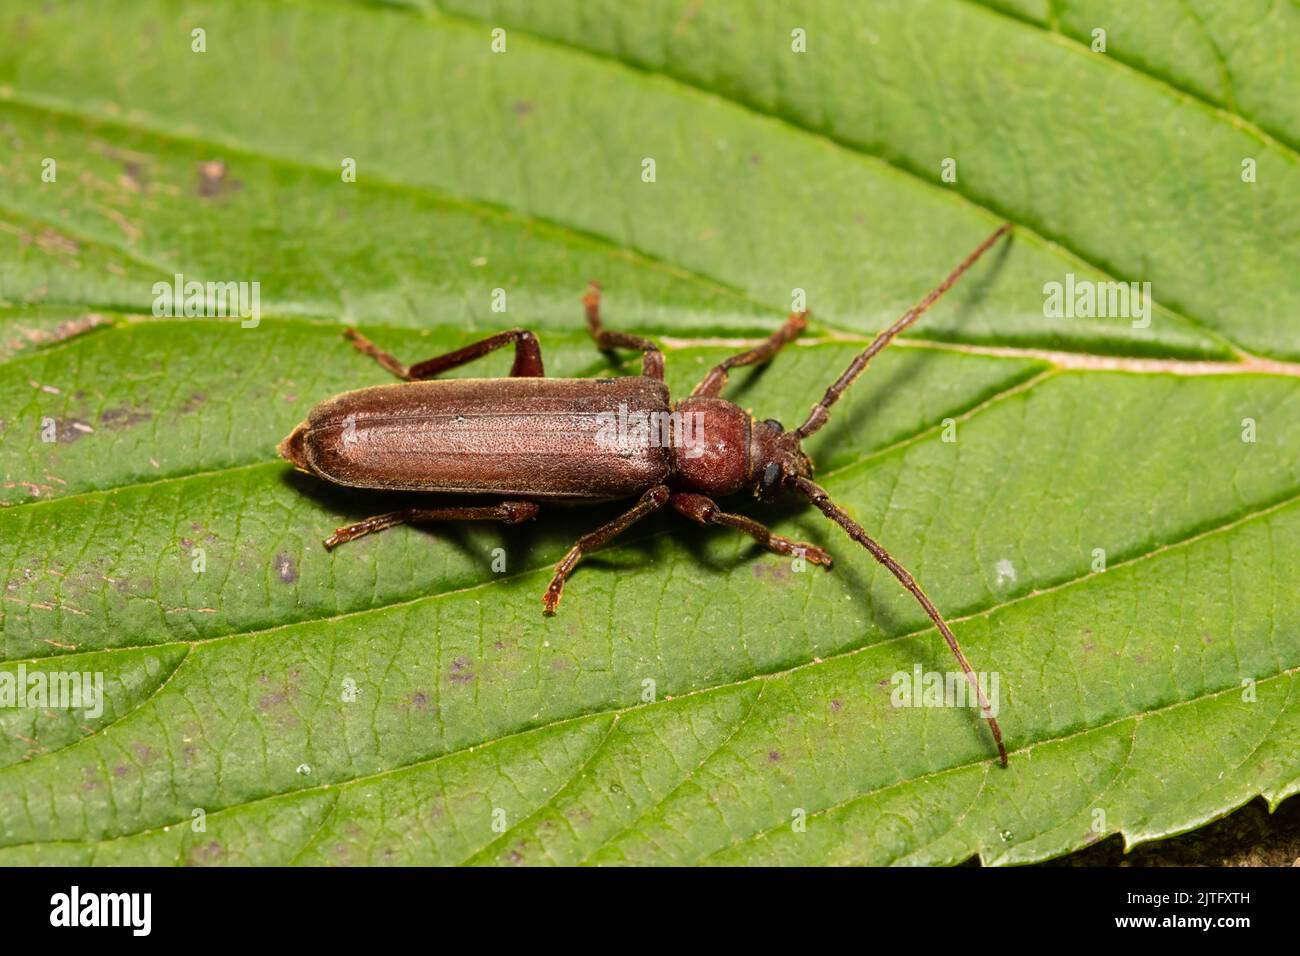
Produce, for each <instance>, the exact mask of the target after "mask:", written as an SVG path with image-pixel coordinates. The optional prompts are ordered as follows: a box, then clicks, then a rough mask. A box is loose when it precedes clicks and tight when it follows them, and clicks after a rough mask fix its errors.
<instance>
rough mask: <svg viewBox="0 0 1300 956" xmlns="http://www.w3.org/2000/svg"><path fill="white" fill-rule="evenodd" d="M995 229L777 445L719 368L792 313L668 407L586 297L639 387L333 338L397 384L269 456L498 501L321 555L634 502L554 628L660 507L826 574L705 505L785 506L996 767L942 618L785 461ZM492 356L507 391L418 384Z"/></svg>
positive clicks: (530, 344)
mask: <svg viewBox="0 0 1300 956" xmlns="http://www.w3.org/2000/svg"><path fill="white" fill-rule="evenodd" d="M1010 229H1011V226H1010V224H1005V225H1003V226H1001V227H1000V228H998V229H997V230H996V231H995V232H994V233H993V234H992V235H991V236H989V237H988V238H987V239H985V240H984V241H983V242H982V243H980V244H979V246H977V247H976V248H975V250H974V251H973V252H972V253H971V254H970V255H969V256H967V257H966V259H965V260H964V261H963V262H962V263H961V264H960V265H959V266H957V268H956V269H954V270H953V271H952V273H951V274H949V276H948V277H947V278H946V279H944V280H943V282H941V283H940V284H939V285H938V286H937V287H936V288H935V289H934V291H932V292H931V293H930V294H929V295H927V296H926V297H925V298H924V299H922V300H921V301H920V302H919V303H917V304H916V305H915V306H913V307H912V308H911V309H909V310H907V311H906V312H905V313H903V315H902V317H901V318H899V319H898V321H896V322H895V323H894V324H893V325H891V326H890V327H889V328H887V329H885V330H884V331H883V332H881V333H880V334H879V335H877V336H876V338H875V339H874V340H873V341H872V342H871V344H870V345H868V346H867V348H866V349H865V350H864V351H863V352H862V353H861V354H860V355H859V356H858V357H857V358H855V359H854V360H853V361H852V362H851V363H850V364H849V367H848V368H847V369H845V370H844V373H843V374H842V375H841V376H840V377H839V378H838V379H836V380H835V382H834V383H833V384H832V385H831V386H830V387H829V388H828V389H826V394H825V395H823V396H822V399H821V401H819V402H818V403H817V404H816V405H814V406H813V407H812V411H811V412H809V414H808V417H807V418H806V419H805V420H804V422H803V424H802V425H800V426H799V427H798V428H796V429H794V430H793V431H786V430H785V429H784V428H783V427H782V426H781V424H780V422H777V421H775V420H772V419H769V420H767V421H757V420H755V419H754V418H753V417H752V416H750V415H749V414H747V413H746V412H745V411H744V410H743V409H741V408H740V407H739V406H738V405H735V404H733V403H732V402H729V401H727V400H725V399H723V398H720V397H719V395H720V394H721V392H722V389H723V387H724V386H725V385H726V383H727V373H728V372H729V371H730V370H731V369H733V368H736V367H738V366H743V365H755V364H758V363H760V362H766V361H768V360H769V359H771V358H772V357H773V356H774V355H776V353H777V352H779V351H780V350H781V348H782V347H783V346H784V345H785V344H786V343H788V342H790V341H791V340H793V339H794V338H795V337H796V336H797V335H798V334H799V333H800V332H801V331H803V329H804V326H805V325H806V324H807V316H808V313H807V312H797V313H793V314H791V315H790V317H789V318H788V319H786V321H785V324H784V325H782V326H781V327H780V328H779V329H777V330H776V331H775V332H773V333H772V335H770V336H769V337H768V338H767V340H766V341H764V342H763V343H762V344H760V345H758V346H756V347H754V348H752V349H749V350H748V351H745V352H741V353H740V354H739V355H733V356H731V357H730V358H728V359H726V360H724V361H723V362H721V363H720V364H719V365H717V366H716V367H714V368H713V369H712V370H711V371H710V372H709V374H708V375H706V376H704V380H703V381H701V382H700V384H699V385H697V386H695V389H694V390H693V391H692V392H691V394H690V397H688V398H686V399H684V400H683V401H680V402H676V403H673V402H671V400H670V398H669V395H668V389H667V387H666V386H665V385H664V381H663V378H664V359H663V353H662V352H660V351H659V347H658V346H657V345H655V344H654V342H652V341H650V340H649V339H645V338H642V337H640V336H638V335H629V334H627V333H624V332H611V331H609V330H608V329H606V328H605V327H604V325H603V324H602V322H601V318H600V287H599V286H598V285H597V284H596V283H595V282H593V283H592V284H591V286H590V287H589V288H588V290H587V293H586V295H585V296H584V297H583V303H584V305H585V306H586V312H587V325H588V327H589V329H590V330H591V334H592V336H593V337H594V338H595V340H596V345H597V346H598V347H599V348H601V349H606V350H611V349H620V348H622V349H636V350H638V351H640V352H642V353H643V357H642V366H641V374H640V375H639V376H628V377H624V378H606V379H554V378H552V379H548V378H544V377H543V371H542V353H541V347H540V346H539V345H538V342H537V337H536V336H534V335H533V333H532V332H528V331H525V330H523V329H513V330H511V331H509V332H501V333H499V334H497V335H493V336H490V337H489V338H486V339H483V340H482V341H480V342H475V343H473V344H472V345H467V346H465V347H464V348H461V349H457V350H456V351H454V352H449V353H448V354H446V355H439V356H437V357H435V358H431V359H428V360H427V361H424V362H420V363H419V364H417V365H412V366H410V367H409V368H408V367H407V366H405V365H403V364H402V363H401V362H399V361H397V360H396V359H395V358H393V357H392V356H391V355H389V354H388V353H387V352H383V351H380V350H379V349H378V348H377V347H375V346H374V345H373V344H372V343H371V342H369V341H368V340H367V339H365V338H364V337H363V336H362V335H361V334H360V333H358V332H357V331H356V330H354V329H349V330H348V331H347V333H346V334H347V336H348V338H350V339H351V340H352V343H353V345H355V346H356V347H357V348H358V349H360V350H361V351H362V352H364V353H365V354H367V355H369V356H371V357H372V358H374V359H375V360H376V361H377V362H379V364H380V365H382V366H383V367H384V368H386V369H388V370H389V371H390V372H392V373H393V374H394V375H396V376H397V377H398V378H401V379H404V380H405V382H406V383H407V384H399V385H378V386H374V387H371V388H363V389H358V390H357V391H352V392H344V393H343V394H342V395H337V396H335V397H334V398H331V399H329V400H327V401H324V402H322V403H321V404H319V405H317V406H316V407H315V408H313V409H312V410H311V412H310V413H309V414H308V416H307V420H306V421H305V422H303V423H302V424H300V425H299V426H298V427H297V428H295V429H294V430H293V432H292V434H290V435H289V437H288V438H286V439H285V440H284V441H283V442H281V443H280V449H279V450H280V454H281V455H282V456H283V457H284V458H286V459H288V460H289V461H290V462H292V463H293V464H294V465H295V466H296V467H297V468H299V469H301V470H302V471H305V472H307V473H309V474H312V475H316V476H317V477H319V478H323V479H325V480H326V481H330V482H333V483H335V484H339V485H347V486H351V487H355V488H378V489H386V490H393V491H417V492H436V493H440V494H453V495H457V494H473V495H493V496H495V495H500V496H501V497H502V500H501V501H500V502H498V503H497V504H494V505H487V506H448V507H435V508H407V509H405V510H402V511H394V512H391V513H389V514H382V515H375V516H374V517H371V518H367V519H365V520H364V521H360V522H358V523H356V524H353V525H349V526H348V527H346V528H339V529H338V530H337V531H335V532H334V534H333V535H331V536H330V537H329V538H327V539H326V540H325V547H326V548H329V549H332V548H334V547H336V546H337V545H339V544H342V543H343V542H345V541H353V540H355V539H357V538H360V537H362V536H363V535H366V534H370V533H371V532H374V531H381V530H383V529H384V528H390V527H392V526H394V525H398V524H414V523H423V522H433V521H501V522H504V523H506V524H516V523H518V522H520V521H525V520H527V519H529V518H532V517H533V516H535V515H536V514H537V512H538V510H539V508H540V505H539V502H543V501H549V502H558V501H568V502H578V503H583V502H587V503H593V502H597V501H608V500H617V499H621V498H632V497H635V498H636V499H637V501H636V503H635V504H634V505H632V507H631V508H629V509H628V510H627V511H625V512H624V513H623V514H621V515H620V516H619V517H617V518H615V519H614V520H612V521H610V522H609V523H607V524H605V525H603V526H602V527H600V528H597V529H596V530H595V531H593V532H591V533H590V534H586V535H584V536H583V537H581V538H579V539H578V541H577V543H576V544H574V546H573V547H572V548H570V549H569V551H568V553H567V554H565V556H564V557H563V558H561V559H560V563H559V564H557V565H556V567H555V575H554V577H552V579H551V583H550V585H549V586H548V587H547V589H546V593H545V594H544V595H543V596H542V605H543V610H544V612H545V613H547V614H554V613H555V608H556V606H557V605H558V604H559V602H560V596H561V594H562V593H563V591H564V582H565V580H566V579H567V578H568V577H569V575H570V574H571V573H572V572H573V569H574V566H575V565H576V564H577V563H578V562H579V561H580V560H581V559H582V557H583V555H585V554H588V553H589V552H591V551H593V550H595V549H596V548H599V547H600V546H601V545H603V544H605V543H606V542H608V541H609V540H611V539H612V538H614V537H615V536H617V535H619V534H621V533H622V532H623V531H626V530H627V529H628V528H629V527H631V526H632V525H633V524H635V523H636V522H637V521H640V520H641V519H642V518H644V517H645V516H646V515H648V514H651V513H652V512H655V511H658V510H659V509H660V508H662V507H663V506H664V505H671V506H672V507H673V508H675V509H676V510H677V511H679V512H681V513H682V514H683V515H685V516H686V517H687V518H689V519H691V520H692V521H695V522H697V523H699V524H702V525H711V524H713V525H726V526H728V527H731V528H735V529H736V530H737V531H739V532H741V533H742V534H747V535H749V536H750V537H752V538H753V539H754V540H755V541H757V542H758V543H759V544H760V545H762V546H764V547H766V548H768V549H769V550H771V551H774V552H776V553H777V554H785V555H793V554H802V555H803V556H804V557H805V558H806V559H807V560H809V561H811V562H813V563H814V564H819V565H822V566H823V567H827V568H829V567H830V564H831V558H830V555H828V554H827V553H826V552H825V551H823V550H822V549H821V548H819V547H817V546H815V545H812V544H804V543H797V542H794V541H791V540H790V539H788V538H785V537H782V536H781V535H778V534H773V533H772V532H771V531H769V530H768V529H767V528H766V527H765V526H763V525H762V524H760V523H759V522H757V521H755V520H753V519H752V518H748V517H745V516H744V515H739V514H732V513H730V512H726V511H723V510H722V509H721V508H720V507H719V506H718V505H717V504H716V503H715V502H714V501H713V497H714V496H719V497H721V496H726V495H731V494H735V493H737V492H739V491H743V490H745V489H749V490H751V491H752V492H753V493H754V494H755V495H756V496H757V497H759V498H761V499H770V498H771V497H773V496H774V495H775V494H776V493H777V492H779V491H782V490H789V491H797V492H799V493H801V494H803V495H804V496H806V497H807V498H808V500H809V501H811V502H812V504H813V505H814V506H815V507H816V508H817V509H818V510H820V511H821V512H822V514H824V515H826V517H828V518H830V519H831V521H833V522H835V523H836V524H837V525H839V526H840V527H841V528H843V529H844V531H845V532H847V533H848V535H849V537H850V538H852V539H853V540H854V541H856V542H858V543H859V544H860V545H862V546H863V547H864V548H866V549H867V551H869V552H870V553H871V556H872V557H874V558H875V559H876V560H877V561H879V562H880V563H881V564H882V565H884V566H885V567H886V568H888V569H889V571H890V573H892V574H893V575H894V577H896V578H897V579H898V581H899V583H901V584H902V585H903V587H904V588H906V589H907V590H908V591H909V592H910V593H911V594H912V596H913V597H914V598H916V600H917V602H918V603H919V604H920V605H921V607H922V608H923V609H924V610H925V613H926V614H927V615H929V617H930V620H932V621H933V622H934V624H935V626H936V627H937V628H938V629H939V633H940V634H942V635H943V639H944V640H945V641H946V642H947V644H948V647H949V648H950V649H951V651H952V653H953V655H954V656H955V657H956V658H957V662H958V663H959V664H960V665H961V669H962V671H963V672H964V673H965V675H966V680H967V682H968V683H969V684H970V686H971V688H972V690H973V691H974V693H975V695H976V699H977V700H978V701H979V704H980V709H981V711H982V712H983V715H984V718H985V719H986V720H987V721H988V724H989V729H990V730H991V731H992V733H993V739H994V741H996V743H997V748H998V756H999V759H1000V760H1001V762H1002V765H1003V766H1006V763H1007V751H1006V747H1005V746H1004V745H1003V743H1002V731H1001V729H1000V728H999V727H998V722H997V720H996V718H995V717H994V716H993V713H992V712H991V710H990V708H989V703H988V700H987V699H986V698H985V696H984V692H983V691H982V690H981V689H980V687H979V683H978V681H977V680H976V678H975V673H974V671H972V670H971V666H970V663H969V662H968V661H967V660H966V655H965V654H963V653H962V650H961V647H960V645H958V643H957V639H956V638H955V637H954V636H953V633H952V630H951V629H950V628H949V627H948V624H947V623H946V622H945V621H944V619H943V616H942V615H941V614H940V613H939V611H938V609H937V608H935V606H934V604H933V603H932V602H931V601H930V599H929V598H928V597H926V595H925V592H924V591H922V590H921V586H920V585H919V584H917V583H916V580H915V579H914V578H913V577H912V575H911V574H909V573H908V572H907V570H906V569H905V568H904V567H903V566H902V565H900V564H899V563H898V562H897V561H895V560H894V559H893V557H892V556H891V555H890V554H889V552H888V551H886V550H885V549H884V548H883V547H881V545H879V544H878V543H877V542H876V541H874V540H873V539H872V538H871V537H870V536H869V535H868V534H867V533H866V531H865V530H863V528H862V526H861V525H859V524H858V523H857V522H856V521H854V520H853V519H852V518H851V517H849V516H848V514H846V513H845V512H844V511H843V510H842V509H841V508H839V507H838V506H837V505H836V504H835V503H834V502H833V501H831V499H830V497H829V496H828V495H827V493H826V492H825V491H824V490H823V489H822V488H821V487H820V486H819V485H817V484H816V483H815V482H814V481H813V480H812V471H813V466H812V462H811V461H810V460H809V459H808V456H807V455H805V454H804V452H803V450H802V448H801V447H800V446H801V444H802V442H803V440H804V439H806V438H807V437H808V436H809V435H812V434H813V433H814V432H816V431H817V430H818V429H819V428H821V427H822V426H823V425H825V424H826V422H827V420H828V419H829V409H830V407H831V406H832V405H834V404H835V403H836V402H837V401H838V400H839V399H840V396H842V395H843V394H844V392H845V391H846V390H847V389H848V387H849V386H850V385H852V384H853V382H854V380H855V379H856V378H857V377H858V376H859V375H860V374H862V372H863V370H864V369H865V368H866V367H867V364H868V363H869V362H870V361H871V359H872V358H874V357H875V356H876V355H877V354H879V353H880V352H881V351H882V350H883V349H884V348H885V346H887V345H889V343H890V342H892V341H893V340H894V338H895V337H896V336H897V335H898V334H899V333H900V332H902V331H903V330H904V329H906V328H907V327H908V326H909V325H911V324H912V323H913V322H915V321H916V320H917V319H918V318H919V317H920V316H921V314H922V313H923V312H925V310H926V309H928V308H929V307H930V306H931V305H933V304H934V302H935V301H936V300H937V299H938V298H939V297H940V296H941V295H943V294H944V293H945V292H947V291H948V289H949V288H951V287H952V285H953V284H954V283H955V282H956V281H957V280H958V279H959V278H960V277H961V275H962V273H964V272H965V271H966V270H967V269H969V268H970V267H971V266H972V265H973V264H974V263H975V261H976V260H977V259H979V257H980V256H981V255H983V254H984V253H985V252H986V251H988V249H989V248H990V247H991V246H992V245H993V244H994V243H995V242H997V241H998V239H999V238H1001V237H1002V236H1003V235H1004V234H1006V233H1007V232H1008V231H1009V230H1010ZM506 345H513V346H514V348H515V361H514V365H513V367H512V368H511V371H510V377H509V378H499V379H454V380H443V381H428V380H429V379H434V378H435V377H436V376H437V375H439V374H440V373H442V372H445V371H447V370H448V369H453V368H456V367H458V366H461V365H464V364H466V363H468V362H472V361H474V360H475V359H478V358H481V357H482V356H484V355H486V354H488V353H489V352H492V351H494V350H496V349H499V348H502V347H504V346H506ZM616 414H623V415H627V414H632V415H640V416H643V417H645V416H666V415H677V416H690V417H691V418H693V419H694V421H695V422H697V423H698V426H697V428H696V429H695V430H694V432H693V436H692V441H690V442H689V443H686V444H689V447H686V445H685V444H684V443H681V442H678V443H674V442H672V441H667V442H654V441H636V442H632V443H629V442H626V441H616V442H610V441H609V440H608V437H607V435H606V434H605V432H606V430H607V429H608V425H609V422H610V420H611V417H612V416H614V415H616ZM679 420H680V419H679ZM645 434H648V433H642V435H643V437H644V435H645Z"/></svg>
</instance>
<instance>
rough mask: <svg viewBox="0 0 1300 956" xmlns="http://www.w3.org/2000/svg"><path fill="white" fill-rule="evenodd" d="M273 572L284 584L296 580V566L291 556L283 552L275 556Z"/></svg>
mask: <svg viewBox="0 0 1300 956" xmlns="http://www.w3.org/2000/svg"><path fill="white" fill-rule="evenodd" d="M275 573H276V574H277V575H279V577H280V580H281V581H283V582H284V583H285V584H293V582H294V581H297V580H298V568H297V567H296V566H295V565H294V563H293V558H291V557H289V555H287V554H285V553H284V552H281V553H280V554H277V555H276V556H275Z"/></svg>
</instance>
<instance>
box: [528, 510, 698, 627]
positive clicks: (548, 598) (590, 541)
mask: <svg viewBox="0 0 1300 956" xmlns="http://www.w3.org/2000/svg"><path fill="white" fill-rule="evenodd" d="M671 494H672V492H671V491H670V490H669V489H668V486H667V485H655V486H654V487H653V488H651V489H650V490H649V491H647V492H646V493H645V494H643V495H642V496H641V498H640V499H639V500H638V501H637V503H636V504H634V505H633V506H632V507H631V508H629V509H628V510H627V511H625V512H623V513H622V514H621V515H619V516H618V517H617V518H615V519H614V520H613V521H611V522H609V524H606V525H602V526H601V527H599V528H597V529H596V530H595V531H593V532H591V534H586V535H583V536H582V537H581V538H579V539H578V543H577V544H575V545H574V546H573V547H572V548H570V549H569V553H568V554H566V555H565V556H564V557H563V558H561V559H560V563H559V564H557V565H556V566H555V577H553V578H551V584H550V586H549V587H548V588H547V589H546V593H545V594H544V595H542V610H543V613H545V614H554V613H555V608H556V606H557V605H558V604H559V603H560V595H561V594H563V593H564V582H565V580H566V579H567V578H568V577H569V575H570V574H572V573H573V568H574V566H575V565H576V564H577V563H578V562H579V561H581V560H582V557H583V555H585V554H588V553H590V552H592V551H595V550H596V549H597V548H599V547H600V546H601V545H603V544H605V543H606V542H607V541H609V540H611V539H612V538H615V537H617V536H618V535H620V534H622V533H623V532H624V531H626V530H627V529H628V528H630V527H632V525H634V524H636V523H637V522H638V521H640V520H641V519H642V518H644V517H645V516H646V515H648V514H653V513H654V512H656V511H658V510H659V509H660V508H662V507H663V506H664V505H665V504H666V503H667V501H668V498H669V496H670V495H671Z"/></svg>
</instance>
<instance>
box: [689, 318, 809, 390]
mask: <svg viewBox="0 0 1300 956" xmlns="http://www.w3.org/2000/svg"><path fill="white" fill-rule="evenodd" d="M807 324H808V313H807V312H791V313H790V317H789V318H788V319H786V320H785V324H784V325H782V326H781V327H780V328H779V329H777V330H776V331H775V332H773V333H772V334H771V335H769V336H768V337H767V341H766V342H764V343H762V344H761V345H757V346H755V347H754V348H752V349H750V350H749V351H748V352H741V353H740V354H739V355H733V356H731V357H730V358H727V359H723V360H722V361H721V362H719V363H718V364H717V365H715V366H714V367H713V370H712V371H710V372H709V374H708V375H706V376H704V381H702V382H700V384H699V385H696V386H695V389H694V390H693V391H692V392H691V396H692V397H695V396H703V397H705V398H717V397H718V396H719V395H720V394H722V389H723V388H724V387H725V386H726V384H727V372H729V371H731V369H733V368H735V367H736V366H738V365H757V364H759V363H760V362H766V361H768V360H769V359H770V358H772V356H774V355H775V354H776V353H777V352H779V351H781V348H782V346H784V345H785V344H786V343H787V342H791V341H793V340H794V338H795V336H797V335H798V334H799V333H800V332H802V331H803V330H804V327H805V326H806V325H807Z"/></svg>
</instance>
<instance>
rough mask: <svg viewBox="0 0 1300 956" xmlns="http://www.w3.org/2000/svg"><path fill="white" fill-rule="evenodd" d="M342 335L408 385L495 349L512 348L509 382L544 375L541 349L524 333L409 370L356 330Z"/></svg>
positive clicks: (516, 331) (507, 334) (516, 332)
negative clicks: (513, 362) (512, 363)
mask: <svg viewBox="0 0 1300 956" xmlns="http://www.w3.org/2000/svg"><path fill="white" fill-rule="evenodd" d="M343 334H344V335H345V336H346V337H347V338H348V340H349V341H351V343H352V344H353V345H355V346H356V347H357V350H358V351H360V352H363V353H365V354H366V355H369V356H370V357H371V358H372V359H374V360H375V361H376V362H378V363H379V364H380V365H382V366H383V367H384V368H386V369H388V371H390V372H392V373H393V374H394V375H396V376H397V377H398V378H401V379H405V380H406V381H408V382H417V381H420V380H421V379H426V378H435V377H436V376H438V375H441V374H442V373H443V372H446V371H449V370H450V369H453V368H458V367H460V366H461V365H467V364H468V363H470V362H473V361H474V360H475V359H480V358H482V357H483V356H485V355H487V354H488V353H489V352H495V351H496V350H497V349H499V348H502V347H503V346H506V345H511V344H513V345H514V347H515V364H514V365H512V366H511V368H510V377H511V378H541V377H542V376H543V375H544V374H545V372H544V370H543V368H542V347H541V345H540V344H538V342H537V336H535V335H533V333H532V332H529V331H528V330H527V329H511V330H510V331H509V332H499V333H497V334H496V335H490V336H488V337H487V338H485V339H482V340H480V341H478V342H472V343H471V344H469V345H467V346H465V347H464V348H461V349H457V350H456V351H454V352H448V353H447V354H446V355H437V356H435V357H433V358H431V359H425V360H424V361H423V362H416V363H415V364H414V365H412V366H410V367H409V368H408V367H407V366H405V365H403V364H402V363H401V362H399V361H398V360H397V359H395V358H393V356H391V355H389V354H388V353H387V352H385V351H384V350H383V349H381V348H379V346H377V345H375V343H373V342H371V341H370V340H369V339H368V338H366V337H365V336H364V335H362V334H361V333H360V332H358V331H357V330H356V329H346V330H344V332H343Z"/></svg>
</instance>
